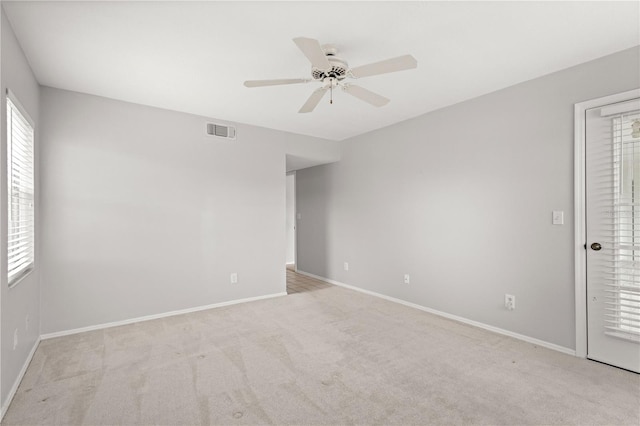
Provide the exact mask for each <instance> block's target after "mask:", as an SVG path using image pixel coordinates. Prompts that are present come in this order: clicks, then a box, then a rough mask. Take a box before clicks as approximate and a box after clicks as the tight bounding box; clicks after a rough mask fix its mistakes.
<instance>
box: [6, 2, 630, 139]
mask: <svg viewBox="0 0 640 426" xmlns="http://www.w3.org/2000/svg"><path fill="white" fill-rule="evenodd" d="M2 3H3V7H4V8H5V11H6V13H7V16H8V18H9V21H10V22H11V24H12V26H13V28H14V31H15V32H16V35H17V37H18V40H19V41H20V43H21V45H22V48H23V49H24V51H25V54H26V56H27V58H28V59H29V62H30V63H31V66H32V68H33V71H34V72H35V75H36V78H37V79H38V81H39V82H40V83H41V84H43V85H47V86H52V87H57V88H62V89H68V90H74V91H78V92H85V93H90V94H95V95H100V96H106V97H109V98H115V99H121V100H124V101H129V102H135V103H140V104H146V105H152V106H156V107H161V108H166V109H171V110H177V111H184V112H188V113H193V114H198V115H203V116H208V117H214V118H217V119H220V120H227V121H234V122H240V123H247V124H252V125H257V126H263V127H269V128H274V129H280V130H285V131H290V132H294V133H301V134H306V135H312V136H317V137H322V138H327V139H333V140H342V139H345V138H348V137H351V136H355V135H359V134H362V133H365V132H368V131H371V130H374V129H377V128H380V127H384V126H387V125H390V124H393V123H397V122H399V121H402V120H406V119H408V118H411V117H415V116H418V115H420V114H423V113H426V112H428V111H432V110H435V109H438V108H442V107H444V106H447V105H451V104H454V103H457V102H460V101H463V100H465V99H470V98H473V97H476V96H479V95H482V94H484V93H489V92H492V91H495V90H498V89H501V88H504V87H507V86H510V85H513V84H516V83H519V82H522V81H526V80H530V79H532V78H535V77H538V76H541V75H544V74H548V73H551V72H554V71H557V70H560V69H563V68H567V67H570V66H573V65H577V64H579V63H582V62H586V61H589V60H592V59H595V58H598V57H601V56H605V55H607V54H610V53H613V52H616V51H619V50H623V49H626V48H629V47H633V46H635V45H638V44H640V20H639V16H640V12H639V6H640V2H638V1H630V2H608V1H603V2H527V3H524V2H349V3H345V2H129V1H119V2H56V1H48V2H8V1H3V2H2ZM298 36H305V37H311V38H316V39H318V40H319V41H320V43H322V44H324V43H333V44H335V45H337V46H338V48H339V50H340V54H339V56H341V57H342V58H343V59H346V60H347V61H348V62H349V64H350V65H351V66H352V67H355V66H358V65H363V64H367V63H370V62H376V61H379V60H383V59H387V58H390V57H395V56H399V55H403V54H407V53H410V54H412V55H413V56H414V57H415V58H416V59H417V60H418V68H417V69H415V70H409V71H403V72H399V73H395V74H388V75H381V76H374V77H367V78H363V79H360V80H358V84H359V85H361V86H363V87H365V88H367V89H370V90H372V91H375V92H377V93H380V94H381V95H383V96H386V97H388V98H390V99H391V102H390V103H389V104H388V105H386V106H384V107H381V108H375V107H372V106H370V105H369V104H366V103H363V102H361V101H359V100H358V99H355V98H353V97H351V96H349V95H348V94H346V93H343V92H341V91H338V92H336V93H334V103H333V105H329V102H328V97H327V98H326V99H324V100H323V101H322V102H321V103H320V105H318V107H317V108H316V110H315V111H314V112H312V113H310V114H298V113H297V111H298V109H299V108H300V106H301V105H302V104H303V103H304V102H305V101H306V99H307V97H308V96H309V95H310V94H311V92H312V91H313V90H314V89H315V88H316V87H317V86H319V84H318V83H309V84H301V85H289V86H273V87H262V88H251V89H250V88H246V87H244V86H243V84H242V83H243V81H244V80H248V79H251V80H254V79H256V80H257V79H272V78H308V77H309V72H310V65H309V63H308V61H307V59H306V58H305V57H304V56H303V54H302V53H301V52H300V51H299V50H298V48H297V47H296V45H295V44H294V43H293V41H292V38H294V37H298Z"/></svg>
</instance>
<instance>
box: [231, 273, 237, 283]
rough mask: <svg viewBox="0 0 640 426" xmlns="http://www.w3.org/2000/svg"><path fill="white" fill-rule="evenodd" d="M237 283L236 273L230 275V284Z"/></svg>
mask: <svg viewBox="0 0 640 426" xmlns="http://www.w3.org/2000/svg"><path fill="white" fill-rule="evenodd" d="M237 283H238V273H237V272H234V273H233V274H231V284H237Z"/></svg>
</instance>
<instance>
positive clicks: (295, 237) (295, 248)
mask: <svg viewBox="0 0 640 426" xmlns="http://www.w3.org/2000/svg"><path fill="white" fill-rule="evenodd" d="M289 175H291V176H293V265H294V270H295V271H296V272H298V201H297V199H296V191H297V188H296V185H297V183H296V180H297V176H296V171H295V170H294V171H292V172H287V176H289Z"/></svg>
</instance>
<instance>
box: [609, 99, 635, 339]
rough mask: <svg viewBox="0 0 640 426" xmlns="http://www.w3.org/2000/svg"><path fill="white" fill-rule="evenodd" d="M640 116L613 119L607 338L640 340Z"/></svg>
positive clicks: (621, 116)
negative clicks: (611, 244)
mask: <svg viewBox="0 0 640 426" xmlns="http://www.w3.org/2000/svg"><path fill="white" fill-rule="evenodd" d="M639 125H640V112H638V111H634V112H628V113H624V114H617V115H616V116H612V117H611V130H612V136H613V141H612V142H613V146H612V148H613V200H612V201H613V205H612V214H611V215H610V220H611V222H610V223H609V229H610V230H611V231H613V232H612V234H611V236H612V237H613V248H614V249H613V250H612V251H611V258H609V259H607V260H606V262H607V263H606V264H607V267H605V271H604V272H605V276H606V277H607V279H606V280H605V294H606V296H605V299H606V300H605V306H606V307H605V317H606V318H605V329H606V330H607V331H606V333H607V334H612V335H615V336H618V337H626V338H628V339H630V340H640V134H638V133H637V132H635V131H634V130H635V129H636V128H637V127H638V126H639Z"/></svg>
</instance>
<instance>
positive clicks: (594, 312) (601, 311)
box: [585, 99, 640, 372]
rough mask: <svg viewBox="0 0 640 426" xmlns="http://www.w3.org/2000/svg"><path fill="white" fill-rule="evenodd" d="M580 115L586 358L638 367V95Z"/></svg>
mask: <svg viewBox="0 0 640 426" xmlns="http://www.w3.org/2000/svg"><path fill="white" fill-rule="evenodd" d="M585 118H586V150H585V152H586V225H587V229H586V236H587V244H586V249H587V358H589V359H593V360H596V361H600V362H604V363H607V364H611V365H615V366H617V367H621V368H625V369H627V370H631V371H635V372H640V100H638V99H636V100H632V101H626V102H621V103H617V104H611V105H607V106H604V107H599V108H593V109H589V110H587V111H586V117H585Z"/></svg>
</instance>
